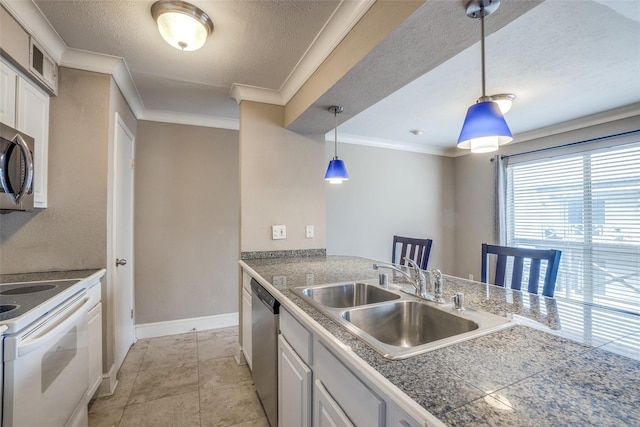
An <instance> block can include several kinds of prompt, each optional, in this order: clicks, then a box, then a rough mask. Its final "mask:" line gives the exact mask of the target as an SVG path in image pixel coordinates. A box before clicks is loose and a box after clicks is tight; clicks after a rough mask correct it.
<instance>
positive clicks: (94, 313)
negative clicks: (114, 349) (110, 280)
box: [87, 282, 102, 402]
mask: <svg viewBox="0 0 640 427" xmlns="http://www.w3.org/2000/svg"><path fill="white" fill-rule="evenodd" d="M88 292H89V296H90V298H91V305H92V308H90V309H89V316H88V319H89V328H88V334H87V335H88V348H89V384H88V388H87V402H88V401H89V400H90V399H91V398H92V397H93V395H94V393H95V392H96V390H97V389H98V387H99V386H100V383H101V382H102V302H101V293H102V288H101V285H100V282H98V284H96V285H95V286H93V287H92V288H90V289H89V291H88Z"/></svg>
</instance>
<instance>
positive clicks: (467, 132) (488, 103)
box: [458, 0, 513, 153]
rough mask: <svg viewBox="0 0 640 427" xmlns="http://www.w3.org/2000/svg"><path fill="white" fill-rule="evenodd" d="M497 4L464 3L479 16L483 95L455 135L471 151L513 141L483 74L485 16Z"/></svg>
mask: <svg viewBox="0 0 640 427" xmlns="http://www.w3.org/2000/svg"><path fill="white" fill-rule="evenodd" d="M498 6H500V1H499V0H471V1H470V2H469V3H467V16H468V17H470V18H480V29H481V30H480V31H481V39H480V46H481V52H482V97H481V98H479V99H478V102H477V103H476V104H474V105H472V106H471V107H469V109H468V110H467V116H466V118H465V120H464V125H463V126H462V130H461V131H460V137H459V138H458V147H459V148H463V149H467V150H469V149H470V150H471V152H472V153H488V152H491V151H496V150H497V149H498V146H500V145H503V144H507V143H509V142H511V141H513V136H512V135H511V131H510V130H509V126H507V122H506V121H505V120H504V116H503V115H502V112H501V111H500V108H499V106H498V104H497V103H496V102H494V101H493V100H492V99H491V97H488V96H486V91H485V73H484V17H485V16H488V15H491V14H492V13H493V12H495V11H496V9H498Z"/></svg>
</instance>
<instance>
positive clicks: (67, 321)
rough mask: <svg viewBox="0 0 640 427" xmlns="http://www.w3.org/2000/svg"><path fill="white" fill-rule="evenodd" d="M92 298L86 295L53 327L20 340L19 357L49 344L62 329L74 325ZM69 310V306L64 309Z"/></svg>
mask: <svg viewBox="0 0 640 427" xmlns="http://www.w3.org/2000/svg"><path fill="white" fill-rule="evenodd" d="M90 301H91V298H89V297H88V296H86V295H85V297H84V298H83V300H82V303H80V305H78V306H77V307H76V308H75V309H73V311H72V312H71V313H68V314H67V315H66V317H65V318H63V319H61V320H60V319H59V320H57V321H56V322H55V324H54V325H52V327H50V328H48V329H47V330H44V331H42V332H41V333H40V334H37V335H36V336H34V337H29V338H27V339H26V340H24V341H22V342H20V343H19V344H18V357H20V356H24V355H25V354H28V353H30V352H32V351H34V350H37V349H38V348H40V347H41V346H43V345H45V344H47V343H48V342H50V341H52V340H53V339H55V338H59V335H58V333H59V332H60V330H62V329H65V328H67V327H68V326H70V325H72V324H73V323H74V322H75V321H76V320H78V318H79V317H80V316H82V314H83V312H86V311H87V310H86V309H87V306H88V305H89V302H90ZM67 310H69V308H65V309H64V311H67Z"/></svg>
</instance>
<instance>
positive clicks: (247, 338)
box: [242, 288, 253, 368]
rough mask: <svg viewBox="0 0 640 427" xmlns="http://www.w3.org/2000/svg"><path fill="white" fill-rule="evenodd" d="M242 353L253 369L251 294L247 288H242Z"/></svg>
mask: <svg viewBox="0 0 640 427" xmlns="http://www.w3.org/2000/svg"><path fill="white" fill-rule="evenodd" d="M249 290H251V288H249ZM242 352H243V353H244V357H245V358H246V359H247V363H248V364H249V367H250V368H253V365H252V364H251V357H252V347H251V294H250V293H249V292H247V289H246V288H242Z"/></svg>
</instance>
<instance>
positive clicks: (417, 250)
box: [391, 236, 433, 270]
mask: <svg viewBox="0 0 640 427" xmlns="http://www.w3.org/2000/svg"><path fill="white" fill-rule="evenodd" d="M432 243H433V240H431V239H417V238H413V237H402V236H393V251H392V252H391V263H393V264H396V260H397V264H399V265H406V261H405V259H404V258H405V257H407V258H409V259H412V260H413V261H415V262H416V264H418V266H420V269H421V270H426V269H427V263H428V262H429V254H430V253H431V244H432Z"/></svg>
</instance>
